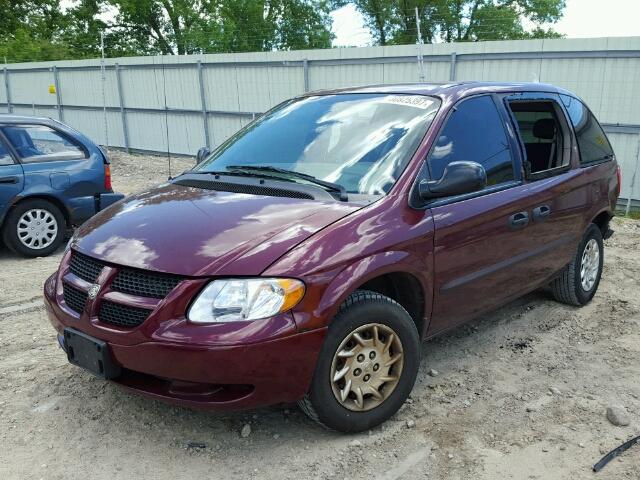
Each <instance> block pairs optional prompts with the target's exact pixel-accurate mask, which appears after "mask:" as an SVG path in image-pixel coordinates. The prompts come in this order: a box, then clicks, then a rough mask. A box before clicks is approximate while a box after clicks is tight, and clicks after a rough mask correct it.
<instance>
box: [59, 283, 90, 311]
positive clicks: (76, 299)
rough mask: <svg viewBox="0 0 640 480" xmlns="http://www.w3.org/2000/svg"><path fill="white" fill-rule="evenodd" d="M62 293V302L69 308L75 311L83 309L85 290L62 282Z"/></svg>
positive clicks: (85, 301)
mask: <svg viewBox="0 0 640 480" xmlns="http://www.w3.org/2000/svg"><path fill="white" fill-rule="evenodd" d="M62 294H63V296H64V303H66V304H67V306H68V307H69V308H70V309H71V310H73V311H74V312H77V313H82V312H83V311H84V305H85V304H86V303H87V292H83V291H82V290H78V289H77V288H75V287H72V286H71V285H69V284H68V283H66V282H65V283H63V284H62Z"/></svg>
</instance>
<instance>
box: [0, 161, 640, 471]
mask: <svg viewBox="0 0 640 480" xmlns="http://www.w3.org/2000/svg"><path fill="white" fill-rule="evenodd" d="M113 157H114V158H113V179H114V186H115V188H116V190H118V191H121V192H125V193H132V192H133V191H136V190H139V189H141V188H144V187H146V186H148V185H152V184H154V183H157V182H160V181H163V180H164V179H165V178H166V176H167V174H168V169H167V165H166V159H161V158H154V157H144V156H128V155H124V154H119V153H115V154H114V155H113ZM192 162H193V161H192V160H190V159H179V160H175V159H174V162H173V172H174V173H175V172H178V171H182V170H184V169H186V168H188V167H189V166H190V165H192ZM614 228H615V230H616V234H615V235H614V236H613V238H611V239H610V240H608V241H607V242H606V260H605V269H604V274H603V279H602V283H601V285H600V289H599V291H598V293H597V295H596V297H595V298H594V300H593V301H592V302H591V303H590V304H589V305H588V306H586V307H584V308H581V309H576V308H571V307H567V306H563V305H560V304H557V303H555V302H554V301H552V300H550V298H549V296H548V294H547V293H545V292H536V293H534V294H531V295H528V296H526V297H524V298H522V299H520V300H518V301H516V302H514V303H511V304H510V305H508V306H506V307H504V308H502V309H500V310H498V311H495V312H493V313H491V314H488V315H485V316H484V317H483V318H480V319H478V320H477V321H475V322H473V323H471V324H469V325H467V326H464V327H461V328H458V329H457V330H455V331H454V332H452V333H450V334H448V335H445V336H443V337H440V338H438V339H435V340H432V341H429V342H426V343H424V346H423V351H424V358H423V361H422V367H421V370H420V373H419V375H418V381H417V384H416V386H415V389H414V391H413V394H412V396H411V398H410V399H409V400H408V401H407V403H406V404H405V405H404V407H403V408H402V409H401V410H400V412H399V413H398V414H397V415H396V416H395V417H394V418H393V419H391V420H390V421H388V422H387V423H386V424H385V425H383V426H381V427H377V428H375V429H373V430H371V431H369V432H365V433H363V434H359V435H355V436H345V435H341V434H337V433H332V432H328V431H325V430H323V429H321V428H318V427H317V426H316V425H314V424H313V423H311V422H310V421H308V420H307V419H306V418H305V416H304V415H303V414H302V413H301V412H300V411H299V410H298V409H297V408H296V407H295V406H279V407H273V408H269V409H263V410H258V411H252V412H240V413H232V414H217V413H210V412H201V411H193V410H188V409H184V408H178V407H174V406H169V405H166V404H164V403H161V402H157V401H153V400H149V399H147V398H143V397H140V396H137V395H133V394H129V393H126V392H124V391H122V390H120V389H119V388H118V387H116V386H114V385H112V384H109V383H106V382H104V381H101V380H99V379H97V378H94V377H92V376H91V375H90V374H88V373H85V372H84V371H81V370H80V369H78V368H76V367H73V366H71V365H69V364H68V363H67V361H66V359H65V355H64V354H63V352H62V350H60V349H59V348H58V347H57V346H56V342H55V338H54V332H53V329H52V328H51V326H50V325H49V323H48V321H47V320H46V318H45V315H44V310H43V308H42V307H41V288H42V284H43V282H44V280H45V278H46V277H47V276H48V275H49V274H50V273H51V272H53V271H54V270H55V268H56V266H57V264H58V262H59V259H60V253H61V252H58V254H55V255H52V256H51V257H48V258H39V259H33V260H25V259H22V258H18V257H16V256H14V255H13V254H10V253H9V252H8V251H7V250H6V249H4V248H0V386H1V388H0V479H31V478H34V479H41V478H42V479H65V480H66V479H109V480H111V479H114V478H116V479H120V478H122V479H125V478H126V479H130V478H154V479H175V478H189V479H195V478H207V479H213V478H225V479H226V478H243V479H244V478H269V479H271V478H273V479H297V478H306V479H325V478H327V479H339V480H342V479H364V478H367V479H372V478H373V479H396V478H403V479H413V478H430V479H473V480H481V479H500V480H502V479H545V480H546V479H572V480H573V479H582V478H601V479H625V478H629V479H638V478H640V445H636V446H634V447H632V448H631V449H630V450H629V451H627V452H626V453H625V454H623V455H622V456H620V457H619V458H618V459H615V460H614V461H613V462H611V463H610V464H609V465H608V466H606V467H605V468H604V470H603V471H601V472H600V473H598V474H594V473H592V472H591V470H590V469H591V466H592V465H593V464H594V463H595V462H596V461H597V460H598V459H599V458H600V457H601V456H602V455H603V454H604V453H606V452H608V451H609V450H611V449H613V448H614V447H616V446H618V445H619V444H621V443H622V442H623V441H626V440H628V439H629V438H631V437H633V436H635V435H639V434H640V382H638V378H639V375H640V329H639V327H640V222H638V221H632V220H624V219H618V220H616V221H615V222H614ZM432 370H434V371H432ZM614 405H619V406H622V407H623V408H624V409H626V413H627V415H628V417H629V418H630V421H631V424H630V425H629V426H627V427H618V426H614V425H612V424H611V423H610V422H609V421H608V419H607V417H606V414H605V411H606V409H607V407H609V406H614ZM246 425H250V429H251V431H250V434H249V435H248V436H246V437H243V436H241V431H242V429H243V427H245V426H246ZM245 431H246V427H245ZM193 443H198V444H202V445H201V446H204V448H200V447H194V446H193V445H192V446H189V445H190V444H193Z"/></svg>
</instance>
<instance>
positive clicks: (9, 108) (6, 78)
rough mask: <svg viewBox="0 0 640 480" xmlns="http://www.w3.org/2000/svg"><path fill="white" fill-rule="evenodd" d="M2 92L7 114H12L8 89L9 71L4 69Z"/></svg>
mask: <svg viewBox="0 0 640 480" xmlns="http://www.w3.org/2000/svg"><path fill="white" fill-rule="evenodd" d="M4 90H5V94H6V95H7V113H13V107H12V106H11V89H10V88H9V70H7V67H4Z"/></svg>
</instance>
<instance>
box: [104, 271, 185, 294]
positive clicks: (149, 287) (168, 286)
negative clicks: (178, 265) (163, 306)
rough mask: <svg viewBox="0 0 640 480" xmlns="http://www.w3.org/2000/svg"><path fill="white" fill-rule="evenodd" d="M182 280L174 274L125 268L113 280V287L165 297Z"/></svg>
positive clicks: (121, 290)
mask: <svg viewBox="0 0 640 480" xmlns="http://www.w3.org/2000/svg"><path fill="white" fill-rule="evenodd" d="M181 280H182V278H181V277H177V276H174V275H166V274H162V273H151V272H144V271H140V270H133V269H130V268H123V269H122V270H120V271H119V272H118V274H117V275H116V278H115V279H114V280H113V283H112V284H111V289H112V290H116V291H118V292H123V293H129V294H131V295H138V296H140V297H151V298H164V297H166V296H167V295H168V294H169V292H171V290H173V289H174V288H175V287H176V285H178V283H180V281H181Z"/></svg>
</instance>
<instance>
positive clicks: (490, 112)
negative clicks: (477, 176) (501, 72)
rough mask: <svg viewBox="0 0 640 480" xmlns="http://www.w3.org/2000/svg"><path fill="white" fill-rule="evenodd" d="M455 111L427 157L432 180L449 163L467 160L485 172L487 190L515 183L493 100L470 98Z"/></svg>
mask: <svg viewBox="0 0 640 480" xmlns="http://www.w3.org/2000/svg"><path fill="white" fill-rule="evenodd" d="M454 109H455V110H454V111H453V113H452V114H451V115H450V116H449V118H448V119H447V122H446V124H445V126H444V128H443V129H442V130H441V131H440V136H439V137H438V139H437V141H436V145H435V147H434V148H433V150H432V151H431V155H430V156H429V170H430V173H431V178H432V179H434V180H437V179H439V178H440V177H442V174H443V173H444V169H445V167H446V166H447V165H448V164H449V163H451V162H456V161H463V160H467V161H472V162H477V163H479V164H481V165H482V166H483V167H484V168H485V170H486V172H487V185H488V186H494V185H499V184H501V183H505V182H509V181H511V180H514V178H515V177H514V170H513V159H512V156H511V150H510V149H509V142H508V140H507V135H506V133H505V130H504V124H503V122H502V118H501V117H500V114H499V113H498V109H497V108H496V105H495V103H494V102H493V99H492V98H491V97H489V96H482V97H473V98H470V99H469V100H465V101H463V102H462V103H460V104H458V105H457V106H455V107H454Z"/></svg>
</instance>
